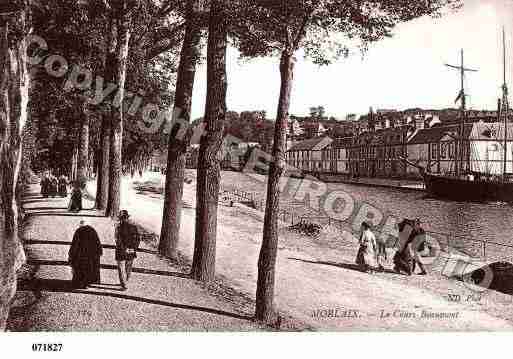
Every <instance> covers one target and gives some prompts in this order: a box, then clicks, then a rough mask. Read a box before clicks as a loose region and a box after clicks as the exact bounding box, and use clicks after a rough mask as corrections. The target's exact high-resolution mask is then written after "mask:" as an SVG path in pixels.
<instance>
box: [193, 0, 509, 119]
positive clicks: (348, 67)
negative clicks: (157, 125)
mask: <svg viewBox="0 0 513 359" xmlns="http://www.w3.org/2000/svg"><path fill="white" fill-rule="evenodd" d="M503 25H504V26H505V28H506V51H507V53H509V55H508V56H509V58H508V60H507V64H506V71H507V83H508V85H509V86H510V87H513V46H512V44H513V0H481V1H479V0H464V6H463V8H462V9H459V10H458V11H456V12H450V11H449V12H448V13H446V14H445V16H443V17H442V18H436V19H434V18H431V17H426V18H420V19H417V20H415V21H412V22H409V23H405V24H401V25H399V26H398V27H397V28H396V29H395V31H394V37H393V38H391V39H385V40H383V41H381V42H378V43H374V44H371V45H370V48H369V51H368V52H367V53H366V54H365V56H364V57H362V55H361V54H360V53H359V51H358V50H355V51H354V52H353V53H352V54H351V55H350V56H349V57H348V58H344V59H340V60H338V61H337V62H336V63H333V64H332V65H329V66H323V67H319V66H318V65H314V64H312V63H311V62H310V61H309V60H308V59H304V57H303V56H302V55H301V56H300V55H299V54H298V56H297V59H298V61H297V64H296V70H295V78H294V84H293V90H292V98H291V108H290V111H289V112H290V113H291V114H294V115H299V116H300V115H308V114H309V108H310V107H312V106H324V107H325V109H326V114H327V115H328V116H334V117H335V118H338V119H344V118H345V116H346V114H348V113H357V114H364V113H367V112H368V111H369V108H370V107H371V106H372V107H373V108H374V109H398V110H401V109H406V108H412V107H421V108H430V109H437V108H440V109H441V108H447V107H454V106H455V104H454V100H455V99H456V96H457V94H458V92H459V87H460V80H459V73H458V71H457V70H452V69H450V68H448V67H446V66H444V64H445V63H450V64H454V65H458V64H459V62H460V49H464V52H465V66H466V67H471V68H474V69H478V70H479V71H478V72H475V73H474V72H473V73H469V74H468V75H467V76H466V80H465V86H466V92H467V93H468V94H469V96H470V97H469V98H468V100H467V104H468V106H469V108H474V109H495V108H496V107H497V98H498V97H500V96H501V93H500V87H501V85H502V82H503V80H502V71H503V70H502V26H503ZM278 65H279V59H278V58H264V59H253V60H250V61H241V60H239V59H238V53H237V50H236V49H233V48H229V50H228V54H227V76H228V95H227V105H228V109H229V110H231V111H237V112H241V111H251V110H266V111H267V116H268V118H271V119H272V118H274V117H275V116H276V108H277V104H278V96H279V87H280V74H279V68H278ZM205 96H206V65H205V64H202V65H201V66H200V68H199V71H198V73H197V78H196V83H195V88H194V95H193V108H192V118H197V117H201V116H203V113H204V108H205Z"/></svg>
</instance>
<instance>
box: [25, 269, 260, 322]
mask: <svg viewBox="0 0 513 359" xmlns="http://www.w3.org/2000/svg"><path fill="white" fill-rule="evenodd" d="M18 285H19V289H20V290H26V291H32V292H34V295H35V296H36V297H37V298H41V292H43V291H46V292H58V293H76V294H88V295H97V296H104V297H111V298H119V299H126V300H133V301H137V302H142V303H148V304H155V305H161V306H165V307H171V308H177V309H185V310H194V311H200V312H205V313H210V314H216V315H222V316H226V317H231V318H235V319H241V320H248V321H252V320H253V318H252V317H249V316H245V315H240V314H235V313H230V312H225V311H222V310H218V309H212V308H204V307H198V306H194V305H187V304H178V303H172V302H166V301H163V300H158V299H150V298H144V297H138V296H134V295H127V294H120V293H112V292H99V291H93V290H88V289H76V288H73V286H72V284H71V281H69V280H59V279H32V280H30V281H23V282H20V283H19V284H18ZM90 287H93V288H95V289H107V290H112V289H113V288H102V287H101V285H98V286H96V285H92V286H90Z"/></svg>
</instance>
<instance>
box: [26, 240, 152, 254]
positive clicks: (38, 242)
mask: <svg viewBox="0 0 513 359" xmlns="http://www.w3.org/2000/svg"><path fill="white" fill-rule="evenodd" d="M23 243H25V244H27V245H30V244H47V245H58V246H70V245H71V242H66V241H40V240H26V241H24V242H23ZM102 248H104V249H116V246H115V245H113V244H102ZM137 252H138V253H147V254H153V255H158V252H157V251H151V250H149V249H143V248H138V249H137Z"/></svg>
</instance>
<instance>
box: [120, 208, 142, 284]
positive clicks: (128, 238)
mask: <svg viewBox="0 0 513 359" xmlns="http://www.w3.org/2000/svg"><path fill="white" fill-rule="evenodd" d="M129 218H130V216H129V215H128V211H127V210H121V211H120V212H119V216H118V219H119V224H118V225H117V226H116V230H115V238H116V252H115V259H116V262H117V263H118V274H119V282H120V283H121V287H122V288H123V290H125V289H127V283H128V280H129V279H130V274H131V273H132V265H133V262H134V259H135V258H136V257H137V249H138V248H139V243H140V241H141V240H140V237H139V231H138V230H137V226H136V225H135V224H133V223H130V222H129V220H128V219H129Z"/></svg>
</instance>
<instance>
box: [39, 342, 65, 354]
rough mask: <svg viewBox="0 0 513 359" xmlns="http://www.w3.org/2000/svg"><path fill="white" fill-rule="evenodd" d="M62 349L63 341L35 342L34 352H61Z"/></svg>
mask: <svg viewBox="0 0 513 359" xmlns="http://www.w3.org/2000/svg"><path fill="white" fill-rule="evenodd" d="M61 350H62V344H61V343H33V344H32V351H33V352H60V351H61Z"/></svg>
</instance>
